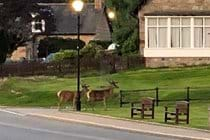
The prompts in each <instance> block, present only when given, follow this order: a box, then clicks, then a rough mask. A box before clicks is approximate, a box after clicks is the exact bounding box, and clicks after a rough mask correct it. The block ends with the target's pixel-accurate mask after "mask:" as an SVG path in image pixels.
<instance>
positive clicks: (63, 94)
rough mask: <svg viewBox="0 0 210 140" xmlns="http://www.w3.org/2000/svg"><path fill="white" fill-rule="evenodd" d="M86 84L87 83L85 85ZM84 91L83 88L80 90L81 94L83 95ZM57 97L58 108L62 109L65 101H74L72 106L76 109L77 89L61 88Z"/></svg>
mask: <svg viewBox="0 0 210 140" xmlns="http://www.w3.org/2000/svg"><path fill="white" fill-rule="evenodd" d="M84 86H85V85H84ZM83 93H84V91H83V90H82V91H81V92H80V94H81V96H83V95H84V94H83ZM57 97H58V100H59V101H58V110H60V109H61V107H62V104H64V103H67V102H69V103H72V104H73V105H72V108H73V109H75V101H76V97H77V91H69V90H60V91H59V92H57Z"/></svg>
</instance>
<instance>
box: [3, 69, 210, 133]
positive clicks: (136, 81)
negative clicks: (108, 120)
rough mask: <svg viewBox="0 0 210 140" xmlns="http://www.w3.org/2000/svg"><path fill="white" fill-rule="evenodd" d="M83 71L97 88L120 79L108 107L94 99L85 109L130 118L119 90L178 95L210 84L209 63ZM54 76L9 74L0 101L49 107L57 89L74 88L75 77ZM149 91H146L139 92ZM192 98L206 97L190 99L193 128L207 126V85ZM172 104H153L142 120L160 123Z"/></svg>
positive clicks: (165, 96)
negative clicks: (149, 115)
mask: <svg viewBox="0 0 210 140" xmlns="http://www.w3.org/2000/svg"><path fill="white" fill-rule="evenodd" d="M89 75H90V74H88V75H86V74H85V75H84V77H82V82H84V83H87V84H89V85H90V86H91V87H92V88H94V89H97V88H99V86H101V85H107V84H108V83H107V81H106V79H114V80H116V81H118V82H119V87H120V89H116V90H115V94H114V95H113V96H112V98H110V99H109V100H108V102H107V106H108V110H107V111H104V109H103V103H102V102H98V103H96V107H95V111H92V110H91V109H89V110H88V111H86V112H91V113H95V114H103V115H109V116H114V117H120V118H128V119H130V106H129V105H125V107H123V108H119V99H118V93H119V90H134V89H147V88H155V87H159V88H182V89H169V90H160V98H161V99H174V100H175V99H178V98H183V97H185V92H186V90H185V89H184V88H186V87H188V86H189V87H210V67H208V66H206V67H191V68H174V69H139V70H132V71H126V72H120V73H117V74H113V75H109V74H107V75H100V73H97V74H93V75H96V76H89ZM70 77H71V78H57V77H43V76H40V77H28V78H23V77H10V78H9V79H8V80H7V81H5V82H0V105H5V106H39V107H50V106H56V105H57V97H56V92H57V91H59V90H62V89H68V90H76V79H75V78H72V77H73V76H70ZM148 95H152V94H149V93H147V92H145V93H142V96H148ZM190 95H191V98H203V99H209V100H206V101H192V102H191V103H190V124H189V125H185V124H181V125H182V126H189V127H194V128H202V129H207V127H208V112H207V109H208V106H210V88H205V89H199V88H198V89H194V90H192V91H191V94H190ZM126 98H130V99H132V100H139V98H140V97H139V96H138V95H137V94H136V95H135V96H134V95H133V94H132V96H130V97H129V96H127V97H126ZM166 104H170V105H172V104H174V102H161V103H160V106H159V107H156V108H155V119H154V120H151V119H144V121H154V122H158V123H163V120H164V116H163V115H164V114H163V113H164V106H165V105H166ZM137 120H140V118H137Z"/></svg>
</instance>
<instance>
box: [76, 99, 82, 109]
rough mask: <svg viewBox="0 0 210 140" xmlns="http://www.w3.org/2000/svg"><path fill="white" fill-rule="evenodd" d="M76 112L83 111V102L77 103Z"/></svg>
mask: <svg viewBox="0 0 210 140" xmlns="http://www.w3.org/2000/svg"><path fill="white" fill-rule="evenodd" d="M76 111H81V101H76Z"/></svg>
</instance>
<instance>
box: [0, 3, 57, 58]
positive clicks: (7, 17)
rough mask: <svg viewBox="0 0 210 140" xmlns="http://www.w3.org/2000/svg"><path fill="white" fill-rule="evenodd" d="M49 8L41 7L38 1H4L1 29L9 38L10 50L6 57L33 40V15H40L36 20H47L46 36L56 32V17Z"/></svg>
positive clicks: (1, 12) (0, 14)
mask: <svg viewBox="0 0 210 140" xmlns="http://www.w3.org/2000/svg"><path fill="white" fill-rule="evenodd" d="M51 11H52V10H51V9H50V8H49V7H43V6H42V7H41V6H39V5H38V4H37V3H36V0H3V5H1V8H0V19H1V20H0V29H2V30H3V32H4V34H5V35H6V36H7V40H8V43H9V45H8V49H7V52H4V53H6V54H5V55H4V56H6V55H7V54H8V53H12V52H13V51H14V50H15V49H16V48H17V47H19V46H23V45H25V42H27V41H29V40H31V39H32V36H33V34H32V32H31V21H32V16H31V13H38V14H39V16H37V17H36V20H40V19H45V21H46V27H48V28H46V34H47V33H49V32H50V31H54V30H55V25H54V21H55V19H54V15H53V13H52V12H51Z"/></svg>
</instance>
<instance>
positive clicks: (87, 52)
mask: <svg viewBox="0 0 210 140" xmlns="http://www.w3.org/2000/svg"><path fill="white" fill-rule="evenodd" d="M81 55H82V56H83V57H92V58H98V57H101V56H103V55H104V49H103V47H101V46H100V45H97V44H95V43H89V44H88V45H86V46H85V47H84V48H82V49H81Z"/></svg>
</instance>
